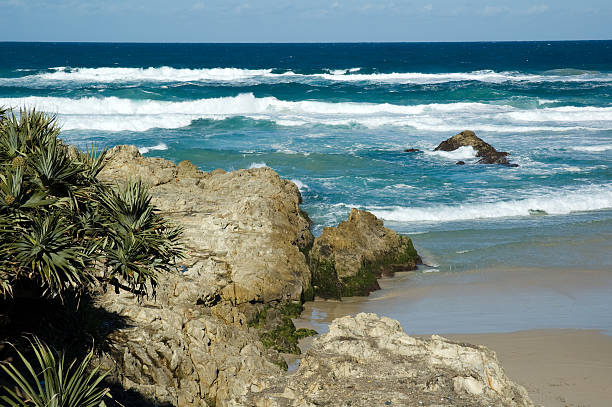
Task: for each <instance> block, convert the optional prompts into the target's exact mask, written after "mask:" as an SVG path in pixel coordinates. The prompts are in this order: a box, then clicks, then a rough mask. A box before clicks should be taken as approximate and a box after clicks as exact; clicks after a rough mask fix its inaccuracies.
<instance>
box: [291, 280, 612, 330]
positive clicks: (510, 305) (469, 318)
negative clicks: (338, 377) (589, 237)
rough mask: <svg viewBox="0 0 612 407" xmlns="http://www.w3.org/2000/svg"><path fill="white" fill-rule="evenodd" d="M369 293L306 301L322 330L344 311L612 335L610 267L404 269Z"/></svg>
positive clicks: (453, 325)
mask: <svg viewBox="0 0 612 407" xmlns="http://www.w3.org/2000/svg"><path fill="white" fill-rule="evenodd" d="M380 282H381V287H382V290H380V291H377V292H374V293H372V294H371V295H370V296H369V297H367V298H363V297H362V298H345V299H343V301H341V302H338V301H315V302H311V303H306V309H305V312H304V313H303V314H302V319H303V320H304V321H307V322H308V323H309V324H311V325H312V326H313V327H314V329H316V330H317V331H318V332H320V333H323V332H326V331H327V329H328V327H327V326H328V324H329V323H330V322H331V321H332V320H333V319H335V318H337V317H340V316H343V315H355V314H357V313H359V312H373V313H377V314H379V315H385V316H387V317H390V318H393V319H397V320H398V321H400V323H401V324H402V327H403V328H404V330H405V331H406V332H407V333H409V334H416V335H430V334H451V333H455V334H456V333H469V334H474V333H495V332H500V333H501V332H515V331H524V330H532V329H560V328H573V329H595V330H600V331H602V332H604V333H606V334H607V335H612V314H611V313H610V308H611V307H612V273H610V272H608V271H582V270H568V269H513V270H505V271H496V270H483V271H466V272H462V273H455V272H439V273H422V272H416V273H414V272H412V273H400V274H398V275H397V276H396V277H394V278H391V279H382V280H380Z"/></svg>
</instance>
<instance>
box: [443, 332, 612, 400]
mask: <svg viewBox="0 0 612 407" xmlns="http://www.w3.org/2000/svg"><path fill="white" fill-rule="evenodd" d="M445 336H446V337H447V338H449V339H452V340H456V341H458V342H467V343H476V344H479V345H485V346H487V347H489V348H490V349H493V350H494V351H495V352H496V353H497V356H498V358H499V360H500V361H501V363H502V366H503V367H504V370H505V371H506V374H507V375H508V376H509V377H510V378H512V380H514V381H516V382H517V383H520V384H522V385H523V386H525V388H526V389H527V391H528V392H529V395H530V397H531V399H532V400H533V402H534V403H536V404H541V405H544V406H547V407H548V406H553V407H557V406H571V407H578V406H591V407H610V406H612V336H608V335H604V334H601V333H600V332H597V331H583V330H564V329H550V330H532V331H521V332H512V333H504V334H472V335H469V334H464V335H445Z"/></svg>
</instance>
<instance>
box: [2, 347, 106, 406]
mask: <svg viewBox="0 0 612 407" xmlns="http://www.w3.org/2000/svg"><path fill="white" fill-rule="evenodd" d="M31 348H32V349H31V350H32V352H31V353H32V354H33V355H34V358H35V359H36V361H35V362H34V363H32V362H30V361H29V360H28V358H27V357H26V356H25V355H24V354H23V353H22V352H20V351H19V350H17V349H16V350H15V351H16V353H17V355H18V358H17V361H18V363H19V364H21V365H22V366H20V367H21V369H19V368H18V367H17V366H16V365H15V364H14V363H0V372H4V374H5V375H6V376H7V378H8V379H9V380H8V381H9V382H10V385H8V386H7V385H5V386H2V390H3V393H4V394H2V393H0V394H2V395H0V406H1V407H103V406H105V403H104V399H105V398H106V397H108V396H109V390H108V389H107V388H104V387H102V381H103V380H104V378H105V377H106V375H107V374H106V373H104V372H101V371H100V367H99V366H96V367H93V368H92V367H90V365H91V360H92V358H93V351H90V352H89V353H88V354H87V355H86V356H85V357H84V358H83V359H81V360H80V361H78V360H76V359H75V360H73V361H72V362H70V363H67V362H66V356H65V354H64V352H55V351H54V350H52V349H51V348H49V347H48V346H47V345H45V344H44V343H43V342H41V341H40V340H39V339H37V338H34V339H33V340H32V341H31ZM22 372H24V373H22Z"/></svg>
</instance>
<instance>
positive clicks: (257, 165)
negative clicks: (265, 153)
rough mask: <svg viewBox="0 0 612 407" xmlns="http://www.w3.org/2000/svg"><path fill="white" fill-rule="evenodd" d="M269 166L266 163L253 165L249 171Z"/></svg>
mask: <svg viewBox="0 0 612 407" xmlns="http://www.w3.org/2000/svg"><path fill="white" fill-rule="evenodd" d="M267 166H268V165H267V164H266V163H263V162H262V163H251V165H249V170H250V169H252V168H265V167H267Z"/></svg>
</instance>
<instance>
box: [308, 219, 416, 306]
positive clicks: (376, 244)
mask: <svg viewBox="0 0 612 407" xmlns="http://www.w3.org/2000/svg"><path fill="white" fill-rule="evenodd" d="M309 261H310V268H311V270H312V284H313V289H314V294H315V295H317V296H320V297H324V298H340V297H341V296H354V295H368V294H369V293H370V292H371V291H374V290H377V289H379V288H380V287H379V285H378V281H377V280H376V279H377V277H381V276H382V275H392V274H393V273H394V272H396V271H408V270H414V269H416V266H417V264H420V263H421V258H420V257H419V255H418V254H417V252H416V250H415V249H414V246H413V245H412V241H411V240H410V238H409V237H407V236H401V235H399V234H397V233H396V232H394V231H393V230H391V229H387V228H386V227H384V225H383V222H382V221H381V220H380V219H378V218H377V217H376V216H374V215H372V214H371V213H370V212H367V211H360V210H357V209H352V210H351V213H350V215H349V217H348V220H346V221H343V222H341V223H340V224H339V225H338V226H337V227H326V228H324V229H323V233H322V234H321V236H319V237H318V238H316V239H315V241H314V244H313V246H312V249H311V250H310V259H309Z"/></svg>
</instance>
